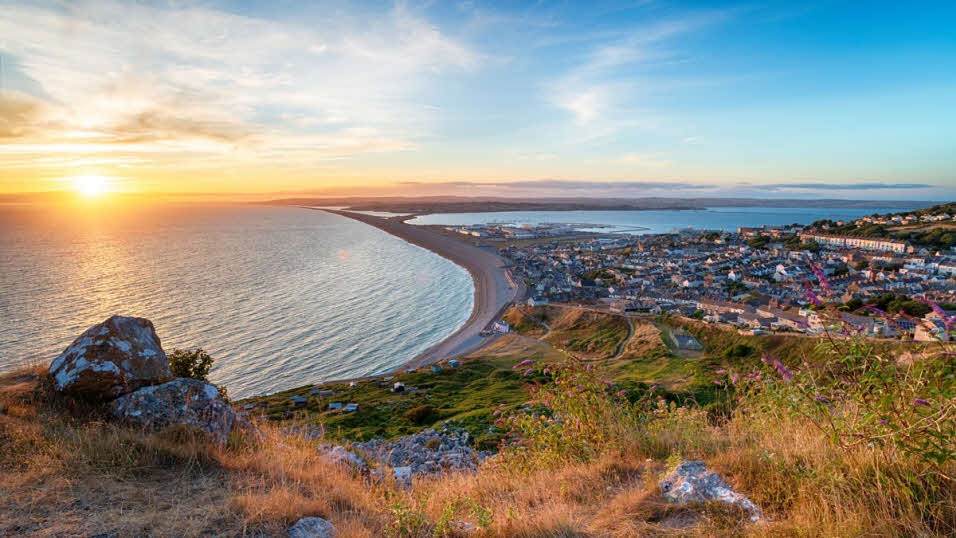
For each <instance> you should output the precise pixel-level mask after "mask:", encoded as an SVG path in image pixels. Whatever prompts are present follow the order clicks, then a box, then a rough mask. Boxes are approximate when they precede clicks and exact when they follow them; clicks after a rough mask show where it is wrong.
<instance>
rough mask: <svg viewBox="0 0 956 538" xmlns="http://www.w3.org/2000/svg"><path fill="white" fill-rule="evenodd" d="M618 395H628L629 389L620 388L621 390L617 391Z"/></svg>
mask: <svg viewBox="0 0 956 538" xmlns="http://www.w3.org/2000/svg"><path fill="white" fill-rule="evenodd" d="M617 395H618V396H620V397H621V398H623V397H625V396H627V391H626V390H623V389H622V390H619V391H617Z"/></svg>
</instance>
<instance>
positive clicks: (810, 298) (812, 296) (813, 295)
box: [806, 284, 823, 306]
mask: <svg viewBox="0 0 956 538" xmlns="http://www.w3.org/2000/svg"><path fill="white" fill-rule="evenodd" d="M806 297H807V301H809V302H810V303H811V304H814V305H816V306H821V305H823V302H822V301H821V300H820V298H819V297H817V294H816V293H813V290H811V289H810V285H809V284H807V293H806Z"/></svg>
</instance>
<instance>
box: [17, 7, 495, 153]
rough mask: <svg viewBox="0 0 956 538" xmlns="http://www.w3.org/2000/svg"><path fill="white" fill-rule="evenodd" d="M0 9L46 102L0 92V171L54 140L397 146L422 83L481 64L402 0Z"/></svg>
mask: <svg viewBox="0 0 956 538" xmlns="http://www.w3.org/2000/svg"><path fill="white" fill-rule="evenodd" d="M316 9H318V8H316ZM3 10H4V16H3V17H0V36H2V39H0V47H2V52H4V55H5V57H6V58H7V59H9V58H10V56H11V55H12V57H13V59H14V61H15V63H16V66H17V69H18V71H19V72H21V73H22V74H23V75H24V76H26V77H28V78H29V80H30V81H31V82H32V83H35V85H37V86H38V87H39V88H41V91H39V92H36V93H37V95H41V94H42V95H44V98H40V97H29V96H25V95H22V94H16V93H13V92H4V94H3V95H2V96H0V138H3V139H4V147H3V149H2V151H0V167H2V166H3V164H4V163H5V162H6V161H5V160H4V157H3V155H5V154H7V155H18V156H20V157H18V158H19V159H21V160H22V159H27V158H30V157H33V158H37V159H39V158H41V157H44V156H49V155H50V153H51V152H63V153H68V154H71V155H74V157H75V156H76V155H91V154H102V153H107V152H108V153H110V154H111V156H113V157H115V159H116V162H126V163H127V164H130V163H135V162H142V161H158V160H161V159H166V162H167V163H171V165H172V166H177V164H176V162H177V160H176V159H175V157H174V156H173V155H175V154H180V155H181V156H182V157H187V156H188V162H189V165H190V166H203V165H205V166H217V165H218V164H221V163H225V162H244V163H248V162H250V161H253V162H258V163H260V164H262V165H266V164H268V163H269V162H273V161H279V162H281V163H283V164H288V163H293V162H303V163H307V162H311V161H314V160H316V159H324V158H335V157H336V156H342V155H346V156H348V155H354V154H357V153H364V152H378V151H407V150H410V149H414V148H415V147H416V146H417V142H416V141H417V140H419V139H421V138H423V137H426V136H428V135H429V134H430V133H431V132H432V130H433V129H434V126H435V125H436V124H437V121H438V120H437V117H436V116H437V112H436V111H435V110H434V109H431V108H428V107H426V106H424V104H423V103H421V102H420V101H421V93H422V90H423V89H424V88H426V87H427V85H428V84H429V83H430V81H431V80H432V79H434V78H435V77H440V76H445V75H446V73H450V74H455V73H467V72H469V71H471V70H474V69H476V68H477V67H478V66H479V65H480V63H481V62H482V56H481V55H480V54H478V53H476V52H474V51H473V50H472V49H471V48H470V47H469V46H467V45H465V44H463V43H461V42H459V41H457V40H455V39H453V38H451V37H449V36H448V35H446V34H444V33H443V32H442V31H441V30H440V29H439V28H438V27H437V26H435V25H434V24H432V23H430V22H429V21H428V20H427V18H426V17H425V16H424V15H423V14H422V13H420V12H418V11H416V10H414V9H412V8H410V7H408V6H406V5H404V4H401V3H399V4H396V5H395V6H394V7H393V8H392V9H391V10H389V11H387V12H385V13H378V14H376V15H377V16H376V17H368V16H367V15H368V14H362V13H359V12H357V11H354V10H353V11H350V10H346V9H339V8H336V7H334V6H333V7H330V8H328V10H327V11H323V12H322V13H321V14H320V15H317V16H315V20H318V21H319V22H318V23H309V22H308V21H291V22H286V21H283V22H280V21H277V20H271V19H265V18H256V17H252V16H245V15H239V14H236V13H232V12H228V11H225V10H217V9H213V8H210V7H206V5H205V3H203V4H193V3H190V2H185V3H178V2H177V3H173V4H165V5H161V6H149V5H145V4H138V3H124V2H111V1H85V2H78V3H69V4H50V5H5V6H4V8H3ZM74 157H71V158H74ZM37 162H40V161H37Z"/></svg>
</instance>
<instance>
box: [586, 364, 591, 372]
mask: <svg viewBox="0 0 956 538" xmlns="http://www.w3.org/2000/svg"><path fill="white" fill-rule="evenodd" d="M587 371H589V372H590V371H591V365H590V364H589V365H588V367H587Z"/></svg>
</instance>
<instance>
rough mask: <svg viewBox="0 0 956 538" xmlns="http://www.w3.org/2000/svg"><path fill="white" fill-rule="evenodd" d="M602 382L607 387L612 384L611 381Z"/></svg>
mask: <svg viewBox="0 0 956 538" xmlns="http://www.w3.org/2000/svg"><path fill="white" fill-rule="evenodd" d="M604 384H605V385H607V386H608V387H613V386H614V383H611V382H610V381H605V382H604Z"/></svg>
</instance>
